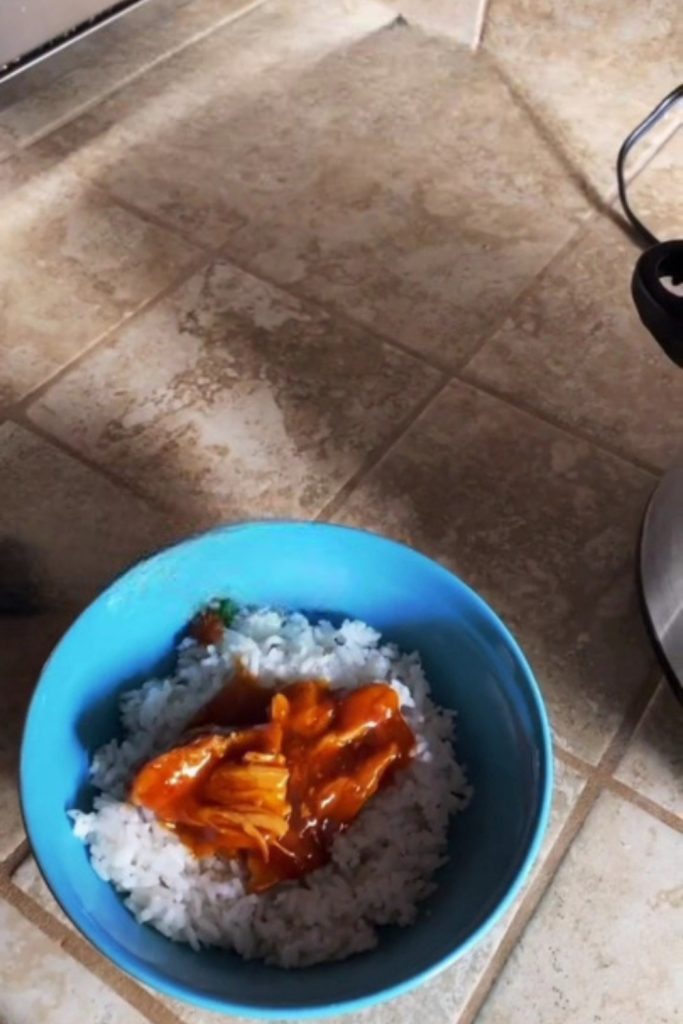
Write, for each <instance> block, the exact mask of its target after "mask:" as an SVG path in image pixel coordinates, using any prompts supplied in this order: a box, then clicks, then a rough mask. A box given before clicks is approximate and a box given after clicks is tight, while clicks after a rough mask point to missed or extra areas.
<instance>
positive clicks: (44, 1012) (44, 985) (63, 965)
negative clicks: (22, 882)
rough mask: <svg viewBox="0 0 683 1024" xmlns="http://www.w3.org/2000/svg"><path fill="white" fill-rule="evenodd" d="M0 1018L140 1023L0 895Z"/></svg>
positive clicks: (16, 1022) (10, 1021)
mask: <svg viewBox="0 0 683 1024" xmlns="http://www.w3.org/2000/svg"><path fill="white" fill-rule="evenodd" d="M0 1018H1V1019H2V1020H3V1021H5V1022H6V1024H36V1022H37V1021H49V1022H50V1024H73V1022H74V1021H76V1020H83V1021H88V1024H113V1022H114V1021H115V1022H116V1024H142V1022H143V1018H142V1017H141V1016H140V1015H139V1014H138V1013H137V1012H136V1011H135V1010H134V1009H133V1007H132V1006H130V1005H129V1004H128V1003H126V1002H124V1000H123V999H121V998H120V997H119V996H117V995H116V993H115V992H112V990H111V989H109V988H108V987H107V986H106V985H104V984H103V983H102V982H101V981H98V979H97V978H95V977H94V975H92V974H90V973H89V972H88V971H87V970H85V968H84V967H81V966H80V964H78V963H77V962H76V961H75V960H72V959H71V957H70V956H67V954H66V953H64V952H62V950H61V949H60V948H59V946H58V945H56V943H53V942H51V941H50V940H49V939H48V938H46V937H45V936H44V935H43V934H42V932H40V931H39V930H38V929H37V928H36V927H34V926H33V925H32V924H30V923H29V922H28V921H27V920H26V919H25V918H23V917H22V916H21V914H20V913H19V912H18V911H17V910H15V909H14V908H13V907H11V906H9V904H7V903H5V902H4V901H3V900H0Z"/></svg>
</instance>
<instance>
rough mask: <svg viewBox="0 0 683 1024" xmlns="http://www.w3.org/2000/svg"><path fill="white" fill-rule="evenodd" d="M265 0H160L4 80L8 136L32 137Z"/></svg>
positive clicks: (1, 107) (2, 115)
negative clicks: (20, 73)
mask: <svg viewBox="0 0 683 1024" xmlns="http://www.w3.org/2000/svg"><path fill="white" fill-rule="evenodd" d="M257 2H258V0H154V3H151V4H143V5H142V7H140V8H139V9H138V10H136V11H133V12H131V13H130V14H128V15H127V16H126V17H125V18H122V19H121V20H117V21H114V22H112V23H111V24H110V25H107V26H106V27H105V28H102V29H100V30H99V31H98V32H96V33H94V35H91V36H88V37H86V38H85V39H83V40H81V41H80V42H78V43H75V44H74V45H72V46H71V47H68V48H67V49H66V50H64V51H63V52H61V53H59V54H56V55H54V56H52V57H51V58H50V60H48V61H46V62H44V63H41V64H39V65H37V66H36V67H35V68H32V69H31V70H29V71H26V72H24V73H23V74H22V75H21V76H19V77H18V78H16V79H14V80H12V81H10V82H8V83H6V84H5V83H3V85H2V89H0V152H1V149H2V138H3V136H4V137H5V138H7V139H9V140H12V141H13V142H15V143H16V144H19V145H26V144H27V143H30V142H31V141H32V140H34V139H35V138H38V137H39V136H41V135H44V134H45V133H46V132H48V131H49V130H50V129H51V128H53V127H55V126H56V125H59V124H60V123H62V122H64V121H65V120H67V119H68V118H70V117H74V116H75V115H76V114H77V113H78V112H79V111H80V110H82V109H83V108H87V107H89V106H92V105H93V104H94V103H96V102H97V101H98V99H100V98H101V97H102V96H105V95H107V94H108V93H109V92H111V91H112V90H114V89H116V88H117V87H118V86H120V85H122V84H123V83H124V82H126V81H127V80H128V79H129V78H131V77H132V76H135V75H137V74H140V72H142V71H143V70H144V69H145V68H146V67H148V66H149V65H150V64H153V63H154V62H155V61H158V60H160V59H163V57H164V56H165V55H167V54H168V53H171V52H173V51H174V50H175V49H177V48H178V47H179V46H183V45H185V44H186V43H188V42H190V41H191V40H192V39H193V38H195V37H196V36H198V35H201V33H203V32H206V31H207V30H210V29H211V28H212V26H214V25H217V24H220V23H221V22H224V21H226V20H228V19H230V18H234V17H238V16H239V14H240V13H241V12H243V11H245V10H249V9H250V8H253V7H254V6H256V4H257Z"/></svg>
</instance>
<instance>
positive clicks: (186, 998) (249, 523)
mask: <svg viewBox="0 0 683 1024" xmlns="http://www.w3.org/2000/svg"><path fill="white" fill-rule="evenodd" d="M273 528H275V529H282V528H285V529H291V528H295V529H301V530H302V531H303V530H310V529H315V530H320V531H324V532H329V533H338V534H345V533H348V534H355V535H361V536H363V537H368V538H372V540H374V541H376V542H378V543H379V544H381V545H386V546H387V547H389V548H397V549H399V550H402V551H403V552H406V553H408V554H409V555H410V556H411V557H412V558H415V559H417V560H418V561H422V562H424V563H425V564H426V565H428V566H429V568H430V571H432V572H433V571H436V572H437V574H438V575H440V576H442V577H443V578H444V579H448V580H449V581H453V580H455V581H456V582H457V584H458V585H459V586H460V587H462V588H463V590H464V591H465V592H466V594H467V596H468V598H469V600H471V601H472V603H473V604H474V606H475V607H476V608H477V610H478V612H479V613H480V614H481V615H482V617H483V618H484V620H485V621H486V622H487V624H488V625H489V626H492V627H494V629H496V630H497V631H498V632H499V634H500V635H501V637H502V638H503V639H504V641H505V642H506V644H507V645H508V648H509V650H510V651H511V653H512V654H513V656H514V658H515V660H516V661H517V665H518V668H519V669H520V670H521V672H522V674H523V676H524V679H525V682H526V685H527V688H528V694H529V697H530V698H531V700H532V702H533V705H534V710H535V712H536V714H537V717H538V724H539V726H540V740H541V742H540V745H539V776H540V780H541V798H540V800H539V803H538V806H537V808H536V819H535V822H534V826H533V830H532V833H531V838H530V840H529V843H528V846H527V850H526V853H525V855H524V858H523V860H522V862H521V864H520V865H519V867H518V868H517V871H516V873H515V875H514V877H513V879H512V880H511V882H510V884H509V885H508V888H507V891H506V892H505V894H504V895H503V896H502V898H501V899H500V900H499V901H498V903H497V904H496V906H495V907H494V908H493V909H492V910H491V911H490V913H489V914H488V915H487V917H486V918H484V920H483V921H482V922H481V924H479V925H478V927H477V928H475V930H474V931H473V932H472V933H471V934H470V935H469V936H468V937H467V938H466V939H464V940H463V941H462V942H460V943H459V944H458V945H457V946H456V947H454V948H453V949H452V950H450V951H449V952H448V953H446V954H445V955H444V956H442V957H440V958H439V959H438V960H435V961H434V963H432V964H430V966H429V967H426V968H424V969H422V970H418V971H415V972H414V973H409V974H408V975H407V976H406V977H405V978H403V979H402V980H401V981H400V982H396V983H395V984H393V985H389V986H386V987H381V986H380V987H378V988H377V989H376V990H374V991H372V992H369V993H366V994H365V995H362V996H356V997H350V998H347V999H341V1000H339V1001H337V1002H334V1003H320V1004H312V1005H311V1004H309V1005H306V1006H292V1005H287V1006H282V1007H277V1006H265V1007H264V1006H258V1005H254V1004H253V1003H249V1002H240V1001H239V1000H235V999H228V998H222V997H221V998H216V997H213V996H207V995H204V994H202V993H199V992H197V991H196V990H194V989H193V988H192V987H191V986H189V985H187V984H185V983H183V982H177V981H175V980H173V979H172V978H169V977H167V976H165V975H163V974H161V973H160V972H159V971H158V970H156V969H155V968H150V967H148V966H146V965H145V964H142V963H140V962H139V961H138V958H137V957H136V956H135V955H134V954H132V953H129V952H128V951H127V950H123V949H122V948H121V947H120V946H119V945H118V944H115V943H114V942H110V941H109V937H108V936H107V935H106V933H105V934H104V935H103V936H102V937H98V939H97V940H95V939H94V938H93V937H92V935H91V931H90V929H89V927H88V925H87V923H86V922H85V921H84V919H83V917H82V915H80V914H79V913H78V911H76V912H73V911H72V910H70V909H68V908H67V907H66V906H65V905H64V903H63V902H62V899H61V898H60V896H59V894H58V893H57V892H56V891H55V889H54V888H53V885H52V883H51V881H50V878H49V877H48V870H46V868H45V867H44V865H43V862H42V859H41V854H40V852H39V848H40V843H39V842H37V841H36V839H35V836H34V835H33V832H32V827H31V813H30V812H29V811H27V803H29V802H30V800H29V798H28V796H27V794H26V792H25V788H24V785H25V783H24V780H25V772H24V763H25V759H26V758H27V756H28V754H27V745H28V740H27V738H28V735H29V730H30V726H31V721H32V718H33V717H34V715H35V707H36V705H37V703H38V696H39V690H40V687H41V684H42V682H43V679H44V676H45V674H46V672H47V670H48V668H49V666H50V664H51V662H52V660H53V658H54V656H55V653H56V651H57V650H58V649H59V647H60V646H61V643H62V641H63V640H64V638H65V636H66V635H67V634H68V633H69V632H70V631H71V630H72V629H73V628H74V626H75V625H76V624H77V623H78V622H79V621H80V620H81V618H83V616H84V615H85V614H86V613H87V612H88V610H89V609H90V608H91V607H92V606H93V605H94V604H96V603H99V602H100V601H102V600H104V599H105V598H106V597H107V596H108V595H109V594H110V593H111V591H112V590H113V589H114V588H116V587H118V586H119V585H120V583H121V582H122V581H123V580H124V579H125V577H127V576H128V575H130V574H132V573H135V572H137V571H139V570H140V569H142V568H143V567H145V566H147V567H150V566H151V565H152V563H154V562H155V561H157V560H159V561H160V560H163V559H164V558H166V557H168V556H169V555H171V554H172V553H173V552H178V551H179V550H180V549H182V548H184V547H187V546H190V545H193V544H197V543H199V542H201V541H203V540H205V539H206V538H209V537H212V536H216V535H219V534H228V533H230V534H232V533H238V532H241V531H244V530H250V531H251V530H268V529H273ZM553 787H554V761H553V741H552V730H551V727H550V722H549V718H548V712H547V709H546V707H545V702H544V700H543V696H542V693H541V689H540V686H539V684H538V682H537V680H536V677H535V675H534V672H533V671H532V669H531V666H530V664H529V662H528V660H527V658H526V655H525V654H524V652H523V651H522V648H521V647H520V645H519V643H518V642H517V640H516V638H515V637H514V635H513V634H512V632H511V631H510V629H509V628H508V626H507V625H506V624H505V622H504V621H503V620H502V618H501V617H500V616H499V615H498V613H497V612H496V611H495V610H494V609H493V608H492V607H491V605H490V604H489V603H488V602H487V601H485V600H484V598H483V597H481V596H480V595H479V594H478V593H477V592H476V591H475V590H474V589H473V588H472V587H471V586H470V585H469V584H468V583H466V582H465V581H464V580H463V579H462V578H461V577H460V576H458V575H457V573H455V572H452V571H451V570H450V569H447V568H446V567H445V566H443V565H441V563H440V562H437V561H436V560H435V559H433V558H430V557H429V556H428V555H424V554H422V552H420V551H417V550H416V549H415V548H413V547H411V546H410V545H409V544H406V543H404V542H402V541H398V540H394V539H393V538H390V537H386V536H384V535H383V534H380V533H375V532H374V531H372V530H366V529H362V528H359V527H356V526H347V525H345V524H341V523H328V522H318V521H310V520H304V519H287V518H272V519H268V518H263V519H250V520H240V521H236V522H231V523H227V524H221V525H219V526H215V527H212V528H210V529H208V530H201V531H198V532H193V533H191V534H189V535H188V536H186V537H183V538H181V539H179V540H176V541H174V542H173V543H171V544H169V545H167V546H166V547H163V548H161V549H159V550H158V551H156V552H154V553H153V554H150V555H148V556H146V557H144V558H141V559H139V560H137V561H136V562H134V563H133V564H132V565H129V566H128V567H127V568H126V569H125V570H124V571H123V572H121V573H119V574H118V575H117V576H115V577H114V578H113V579H112V580H111V581H110V583H108V584H107V586H106V587H104V588H103V589H102V590H100V591H99V592H98V593H97V594H96V596H95V597H94V598H93V599H92V600H91V601H89V602H88V604H87V605H86V606H85V607H84V608H83V609H82V610H81V611H80V612H79V614H78V615H77V616H76V618H75V619H73V620H72V621H71V622H70V623H69V625H68V627H67V629H66V630H65V632H64V633H63V634H62V636H61V637H60V638H59V640H58V641H57V643H56V644H55V646H54V648H53V650H52V652H51V653H50V655H49V657H48V658H47V660H46V661H45V664H44V665H43V667H42V669H41V672H40V675H39V677H38V681H37V683H36V686H35V689H34V691H33V694H32V696H31V700H30V702H29V706H28V710H27V712H26V716H25V719H24V726H23V731H22V739H21V749H20V761H19V806H20V811H21V817H22V821H23V825H24V831H25V833H26V837H27V839H28V844H29V848H30V852H31V853H32V854H33V856H34V858H35V861H36V865H37V867H38V870H39V871H40V874H41V876H42V879H43V881H44V882H45V884H46V886H47V888H48V889H49V891H50V894H51V895H52V897H53V899H54V900H55V902H56V903H57V905H58V906H59V907H60V909H61V910H62V912H63V913H64V914H65V916H66V917H67V918H68V919H69V921H70V922H71V924H72V925H73V926H74V927H75V928H76V929H77V930H78V932H79V933H80V934H81V935H83V936H84V937H85V938H86V939H87V940H88V942H90V943H91V945H92V946H93V947H94V948H95V949H97V950H98V951H99V952H100V953H101V954H103V955H104V956H105V957H106V958H107V959H108V960H109V961H110V962H111V963H113V964H114V966H116V967H118V968H119V969H120V970H122V971H124V972H125V973H127V974H128V975H130V976H131V977H133V978H134V979H135V980H137V981H139V982H142V983H143V984H145V985H149V986H150V987H151V988H153V989H154V990H156V991H157V992H161V993H162V994H163V995H166V996H171V997H172V998H175V999H179V1000H181V1001H182V1002H185V1003H189V1004H190V1005H194V1006H197V1007H199V1008H201V1009H204V1010H209V1011H211V1012H214V1013H222V1014H240V1015H242V1016H245V1017H251V1018H252V1019H256V1020H275V1021H277V1020H279V1021H283V1020H292V1021H294V1020H298V1021H301V1020H311V1019H316V1018H317V1019H323V1018H325V1017H331V1016H336V1015H339V1014H346V1013H352V1012H354V1011H359V1010H366V1009H369V1008H370V1007H371V1006H375V1005H378V1004H379V1003H383V1002H386V1001H387V1000H390V999H394V998H396V997H398V996H401V995H404V994H406V993H407V992H409V991H411V990H412V989H414V988H416V987H417V986H419V985H421V984H423V983H424V982H426V981H429V980H430V979H431V978H434V977H435V976H436V975H438V974H440V973H441V972H442V971H443V970H445V969H446V968H448V967H450V966H451V965H452V964H454V963H455V962H456V961H457V960H459V959H460V958H461V957H462V956H464V955H466V954H467V953H468V952H469V951H470V950H471V949H473V947H474V946H476V945H477V943H479V942H480V941H481V940H482V939H483V938H484V936H485V935H487V934H488V932H490V931H491V929H492V928H493V927H494V926H495V925H496V924H497V922H498V921H499V920H500V919H501V918H502V917H503V915H504V914H505V913H506V912H507V910H508V909H509V908H510V907H511V905H512V904H513V902H514V901H515V899H516V897H517V895H518V894H519V892H520V890H521V889H522V887H523V885H524V883H525V882H526V880H527V878H528V876H529V873H530V871H531V868H532V866H533V864H534V863H535V861H536V859H537V857H538V854H539V852H540V849H541V844H542V842H543V839H544V837H545V833H546V831H547V828H548V823H549V820H550V812H551V806H552V795H553ZM34 804H35V802H34ZM168 941H171V940H168ZM369 952H372V950H370V951H369ZM343 963H344V961H343V960H341V961H339V964H343Z"/></svg>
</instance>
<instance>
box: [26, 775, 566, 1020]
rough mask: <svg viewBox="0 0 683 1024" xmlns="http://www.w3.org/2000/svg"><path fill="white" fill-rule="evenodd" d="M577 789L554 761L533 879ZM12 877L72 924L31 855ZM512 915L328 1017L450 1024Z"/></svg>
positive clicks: (197, 1015) (208, 1016) (190, 1013)
mask: <svg viewBox="0 0 683 1024" xmlns="http://www.w3.org/2000/svg"><path fill="white" fill-rule="evenodd" d="M582 788H583V779H581V778H580V777H579V776H578V775H576V774H575V773H574V772H573V771H572V770H571V769H570V768H567V767H566V765H563V764H561V763H558V764H557V765H556V778H555V793H554V797H553V813H552V817H551V822H550V827H549V829H548V835H547V837H546V841H545V844H544V847H543V849H542V851H541V855H540V858H539V861H538V863H537V865H536V868H535V869H534V872H532V876H531V877H532V878H533V877H534V876H535V873H536V871H537V870H538V868H539V867H540V865H541V864H543V862H544V861H545V858H546V856H547V854H548V853H549V851H550V849H551V848H552V845H553V843H554V842H555V840H556V839H557V837H558V835H559V832H560V830H561V828H562V826H563V825H564V823H565V821H566V820H567V817H568V815H569V812H570V811H571V809H572V807H573V806H574V804H575V803H576V800H577V799H578V797H579V794H580V792H581V790H582ZM12 881H13V882H14V884H15V885H17V886H18V887H19V888H20V889H22V890H23V891H24V892H26V893H27V894H28V895H29V896H31V897H32V899H34V900H35V901H36V902H37V903H39V904H40V905H41V906H42V907H43V908H44V909H45V910H48V911H49V912H50V913H51V914H54V915H55V916H56V917H58V918H59V919H60V920H61V921H62V922H63V923H65V924H67V925H68V926H69V927H71V925H69V922H68V921H67V919H66V918H65V917H64V915H63V914H62V912H61V910H60V909H59V907H58V906H57V904H56V903H55V901H54V899H53V898H52V896H51V895H50V892H49V891H48V888H47V886H46V885H45V883H44V882H43V880H42V878H41V876H40V873H39V871H38V868H37V866H36V863H35V861H34V860H33V858H32V857H29V858H27V859H26V860H25V861H24V862H23V864H21V865H20V867H19V868H17V870H16V871H15V873H14V875H13V876H12ZM513 914H514V909H513V910H511V911H509V912H508V914H507V915H506V916H505V917H504V918H503V920H502V921H501V922H500V923H499V924H497V925H496V927H495V928H494V930H493V931H492V932H491V933H490V934H489V935H488V936H487V937H486V938H485V939H484V940H483V942H481V943H480V944H479V945H478V946H477V948H476V949H475V950H474V951H473V952H472V953H470V954H469V955H468V956H466V957H464V958H463V959H462V960H460V961H459V962H458V963H457V964H456V965H455V966H454V967H451V968H450V969H449V970H447V971H444V972H442V973H441V974H440V975H439V976H438V977H437V978H435V979H434V980H433V981H431V982H428V983H427V984H426V985H422V986H420V988H418V989H416V990H415V991H414V992H412V993H410V994H409V995H407V996H403V997H401V998H400V999H394V1000H392V1001H391V1002H389V1003H383V1004H382V1005H380V1006H378V1007H376V1008H375V1009H373V1010H370V1011H367V1012H363V1013H358V1014H349V1015H346V1016H344V1017H339V1018H337V1017H333V1018H331V1019H332V1022H333V1024H344V1022H346V1024H363V1022H366V1024H413V1022H414V1021H416V1020H418V1019H419V1020H425V1021H429V1024H453V1022H454V1021H455V1020H456V1015H457V1013H459V1011H460V1010H461V1008H462V1007H463V1006H464V1004H465V1002H466V1000H467V998H468V997H469V995H470V994H471V992H472V991H473V989H474V986H475V985H476V984H477V982H478V980H479V978H480V977H481V975H482V973H483V971H484V969H485V968H486V966H487V964H488V963H489V961H490V959H491V957H492V956H493V954H494V952H495V950H496V949H497V947H498V945H499V943H500V941H501V939H502V937H503V935H504V934H505V931H506V928H507V925H508V924H509V922H510V920H511V918H512V916H513ZM162 1001H163V1002H164V1004H165V1005H166V1006H168V1007H169V1009H171V1010H173V1011H174V1012H175V1013H176V1014H177V1015H178V1017H179V1018H180V1019H181V1020H182V1021H184V1022H186V1024H214V1022H217V1021H219V1020H220V1019H221V1018H220V1017H219V1016H218V1015H217V1014H213V1013H207V1012H205V1011H202V1010H198V1009H196V1008H194V1007H192V1006H189V1005H187V1004H185V1003H179V1002H177V1001H176V1000H170V999H163V1000H162ZM231 1019H233V1018H231ZM234 1019H237V1018H234Z"/></svg>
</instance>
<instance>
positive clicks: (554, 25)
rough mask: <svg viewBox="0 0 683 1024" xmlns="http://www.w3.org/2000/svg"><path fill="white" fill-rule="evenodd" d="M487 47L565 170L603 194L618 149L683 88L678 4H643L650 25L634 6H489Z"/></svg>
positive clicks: (531, 1)
mask: <svg viewBox="0 0 683 1024" xmlns="http://www.w3.org/2000/svg"><path fill="white" fill-rule="evenodd" d="M484 46H485V47H486V48H487V49H488V50H489V51H490V52H492V53H493V54H494V55H495V57H496V59H497V60H498V61H500V64H501V66H502V68H503V71H504V73H505V74H506V75H507V76H508V77H509V78H510V80H511V81H512V82H514V84H515V87H516V89H518V90H519V91H520V93H521V95H522V96H523V98H524V99H525V101H526V102H527V103H528V104H529V105H530V106H531V107H532V108H533V110H534V112H535V114H536V116H537V117H539V118H540V119H541V120H542V121H543V122H544V124H545V126H546V128H547V129H548V130H549V132H550V133H551V134H552V135H553V136H554V137H555V138H556V140H557V142H558V144H559V146H560V147H561V149H562V150H563V151H564V152H565V153H566V154H567V156H568V158H569V163H570V164H571V165H573V167H575V168H577V169H578V170H579V172H580V173H581V174H582V175H584V176H585V177H586V178H587V179H588V180H589V181H590V182H591V183H592V184H593V185H594V186H596V187H597V188H598V189H599V190H600V191H601V192H602V193H603V194H606V193H607V192H613V191H614V189H615V187H616V178H615V171H614V163H615V160H616V157H617V152H618V151H619V147H620V146H621V144H622V142H623V141H624V139H625V138H626V136H627V135H628V134H629V132H630V131H631V130H632V129H633V128H635V127H636V125H637V124H639V122H640V121H642V120H643V118H644V117H645V116H646V115H647V114H649V112H650V110H652V109H653V108H654V107H655V106H656V105H657V104H658V103H659V101H660V100H662V99H663V98H664V96H666V95H667V94H668V93H669V92H670V91H671V89H673V87H674V86H675V85H676V84H677V83H678V82H679V81H680V78H681V74H680V72H681V53H683V22H682V21H681V18H680V10H679V4H678V0H650V2H649V3H648V5H647V17H643V7H642V5H641V4H639V3H637V2H633V0H630V2H628V3H624V2H623V0H602V2H601V3H594V2H593V0H574V2H573V3H566V2H565V0H491V4H490V7H489V11H488V15H487V18H486V24H485V30H484ZM676 116H678V115H676ZM673 123H674V119H673V117H672V118H670V119H669V124H668V128H671V127H672V125H673ZM651 139H652V137H650V138H648V139H647V140H645V142H643V143H642V144H641V146H640V147H639V150H638V153H636V154H634V155H635V156H636V159H637V160H638V159H640V158H641V157H642V155H643V154H644V153H645V152H646V150H647V149H648V148H649V145H650V140H651Z"/></svg>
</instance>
